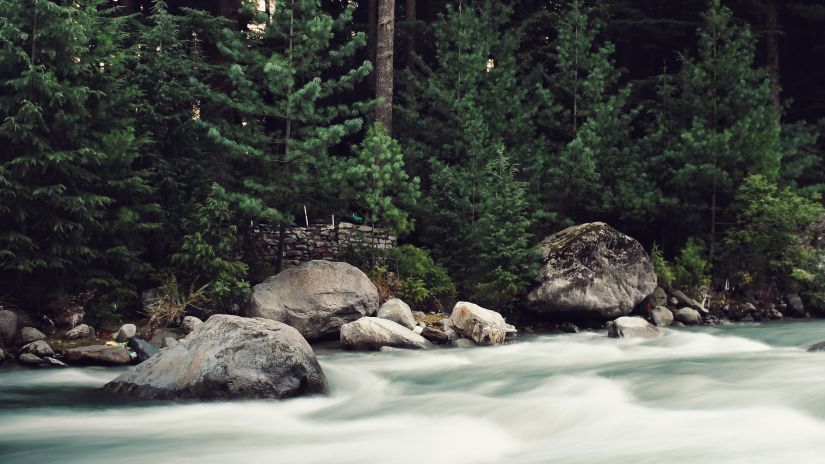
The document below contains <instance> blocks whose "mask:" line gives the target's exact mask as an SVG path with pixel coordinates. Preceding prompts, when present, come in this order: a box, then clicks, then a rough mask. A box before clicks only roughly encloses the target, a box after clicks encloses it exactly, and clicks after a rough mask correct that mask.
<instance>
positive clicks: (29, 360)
mask: <svg viewBox="0 0 825 464" xmlns="http://www.w3.org/2000/svg"><path fill="white" fill-rule="evenodd" d="M17 361H18V362H19V363H20V364H25V365H27V366H42V365H44V364H45V363H44V361H43V360H42V359H41V358H40V357H38V356H35V355H33V354H31V353H23V354H21V355H20V356H18V358H17Z"/></svg>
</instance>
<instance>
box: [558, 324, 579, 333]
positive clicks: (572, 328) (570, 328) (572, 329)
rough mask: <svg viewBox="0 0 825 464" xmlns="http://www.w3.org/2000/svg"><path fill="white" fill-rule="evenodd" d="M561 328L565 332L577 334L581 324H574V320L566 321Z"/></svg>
mask: <svg viewBox="0 0 825 464" xmlns="http://www.w3.org/2000/svg"><path fill="white" fill-rule="evenodd" d="M559 329H560V330H561V331H562V332H565V333H571V334H577V333H579V326H577V325H576V324H573V323H572V322H565V323H563V324H561V325H559Z"/></svg>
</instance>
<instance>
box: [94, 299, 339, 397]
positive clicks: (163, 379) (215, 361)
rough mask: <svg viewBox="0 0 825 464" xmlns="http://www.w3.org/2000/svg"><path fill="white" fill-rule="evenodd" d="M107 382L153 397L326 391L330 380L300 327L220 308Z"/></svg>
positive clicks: (114, 389)
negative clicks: (220, 311)
mask: <svg viewBox="0 0 825 464" xmlns="http://www.w3.org/2000/svg"><path fill="white" fill-rule="evenodd" d="M103 388H104V389H105V390H108V391H112V392H117V393H123V394H128V395H131V396H135V397H139V398H150V399H201V400H208V399H265V398H289V397H295V396H301V395H308V394H314V393H324V392H326V391H327V383H326V378H325V377H324V373H323V372H322V371H321V366H320V365H319V364H318V360H317V359H316V358H315V353H314V352H313V351H312V348H311V347H310V346H309V343H307V341H306V340H305V339H304V338H303V337H302V336H301V334H300V333H299V332H298V331H297V330H296V329H294V328H292V327H290V326H288V325H286V324H284V323H281V322H278V321H273V320H270V319H262V318H255V319H249V318H243V317H239V316H230V315H226V314H219V315H214V316H212V317H210V318H209V319H208V320H207V321H206V322H204V323H203V324H201V325H200V326H198V328H196V329H195V331H194V332H192V333H191V334H189V335H188V336H187V337H186V338H184V339H183V340H182V341H181V343H180V344H179V345H177V346H174V347H170V348H166V349H164V350H162V351H161V352H160V353H158V354H157V355H155V356H153V357H151V358H150V359H149V360H147V361H145V362H143V363H141V364H138V365H137V366H135V367H134V368H133V369H130V370H129V371H127V372H124V373H123V374H121V375H120V376H119V377H117V378H116V379H115V380H113V381H111V382H109V383H108V384H106V385H104V387H103Z"/></svg>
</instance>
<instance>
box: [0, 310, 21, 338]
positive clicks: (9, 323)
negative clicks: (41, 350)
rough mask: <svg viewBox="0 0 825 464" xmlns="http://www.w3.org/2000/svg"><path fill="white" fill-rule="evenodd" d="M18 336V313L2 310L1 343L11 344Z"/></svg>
mask: <svg viewBox="0 0 825 464" xmlns="http://www.w3.org/2000/svg"><path fill="white" fill-rule="evenodd" d="M15 338H17V313H15V312H14V311H9V310H8V309H3V310H0V345H5V346H9V345H11V344H12V343H13V342H14V340H15Z"/></svg>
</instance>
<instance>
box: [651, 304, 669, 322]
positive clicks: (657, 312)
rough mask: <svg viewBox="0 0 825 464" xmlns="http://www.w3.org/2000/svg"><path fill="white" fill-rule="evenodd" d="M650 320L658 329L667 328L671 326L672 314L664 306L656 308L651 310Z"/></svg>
mask: <svg viewBox="0 0 825 464" xmlns="http://www.w3.org/2000/svg"><path fill="white" fill-rule="evenodd" d="M650 318H651V319H653V323H654V324H656V325H657V326H658V327H667V326H669V325H670V324H673V313H672V312H671V311H670V310H669V309H667V308H666V307H664V306H656V307H655V308H653V309H651V310H650Z"/></svg>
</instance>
